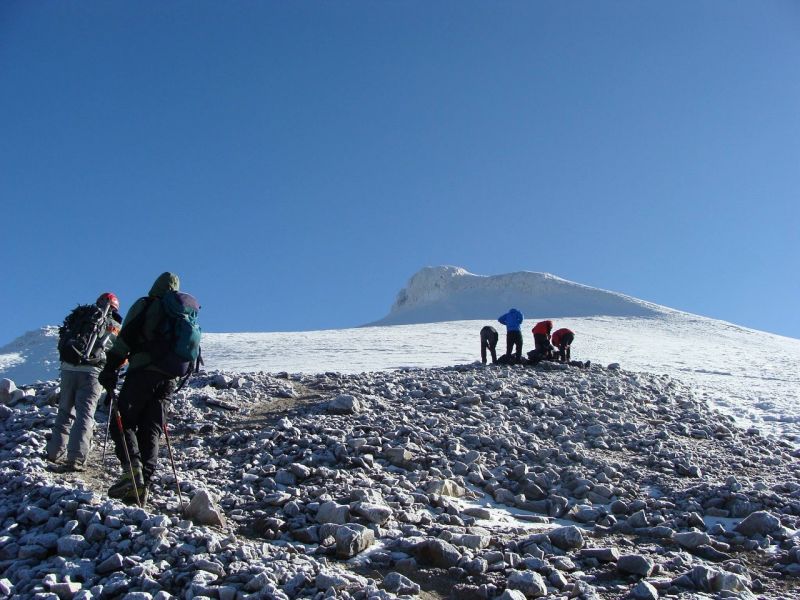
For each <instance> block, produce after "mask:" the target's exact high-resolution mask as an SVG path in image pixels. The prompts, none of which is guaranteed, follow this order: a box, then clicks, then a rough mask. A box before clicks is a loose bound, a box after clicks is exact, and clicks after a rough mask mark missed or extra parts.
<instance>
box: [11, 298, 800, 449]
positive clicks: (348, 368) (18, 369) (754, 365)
mask: <svg viewBox="0 0 800 600" xmlns="http://www.w3.org/2000/svg"><path fill="white" fill-rule="evenodd" d="M536 320H538V319H536V318H529V319H526V321H525V327H526V328H525V330H524V339H525V348H524V351H526V352H527V351H528V350H530V349H532V347H533V336H532V335H531V333H530V329H531V327H532V326H533V324H534V323H535V322H536ZM487 323H490V321H454V322H444V323H427V324H422V325H398V326H393V327H365V328H358V329H336V330H327V331H306V332H287V333H207V334H205V335H204V337H203V355H204V357H205V361H206V368H207V369H209V370H214V369H219V370H225V371H266V372H272V373H274V372H279V371H288V372H290V373H292V372H305V373H319V372H324V371H338V372H342V373H358V372H362V371H376V370H383V369H396V368H399V367H438V366H447V365H455V364H465V363H471V362H473V361H475V360H477V359H478V358H479V353H480V352H479V351H480V348H479V338H478V332H479V330H480V328H481V327H482V326H483V325H485V324H487ZM495 325H496V326H497V329H498V331H499V332H500V333H501V337H500V343H499V345H498V350H500V352H499V353H502V348H504V344H505V336H504V330H503V327H502V326H500V325H499V324H497V323H495ZM562 326H564V327H569V328H570V329H572V330H574V331H575V332H576V339H575V342H574V347H573V356H572V357H573V359H576V360H591V361H592V362H594V363H598V364H602V365H608V364H609V363H614V362H618V363H620V365H621V366H622V368H623V369H627V370H631V371H646V372H651V373H667V374H669V375H672V376H674V377H677V378H679V379H682V380H684V381H687V382H690V383H693V384H695V385H696V390H697V392H698V393H700V394H703V395H705V397H706V398H707V399H708V400H709V402H710V403H711V404H712V405H714V406H716V407H718V408H720V409H721V410H723V411H724V412H727V413H729V414H731V415H733V416H735V417H736V418H737V419H739V421H740V423H741V424H742V425H751V424H753V425H755V426H756V427H758V428H760V429H761V430H762V431H763V432H764V433H772V434H777V435H781V436H782V437H787V438H790V439H793V440H795V441H796V442H800V408H798V400H800V340H797V339H793V338H786V337H781V336H776V335H772V334H768V333H763V332H759V331H753V330H750V329H745V328H742V327H738V326H735V325H731V324H729V323H725V322H722V321H715V320H712V319H706V318H703V317H697V316H694V315H688V314H685V313H679V312H668V313H666V314H663V315H659V316H657V317H648V318H643V317H582V318H572V319H568V318H563V319H558V320H556V327H562ZM55 335H56V333H55V329H54V328H45V329H43V330H42V331H39V332H31V333H28V334H25V335H24V336H22V337H21V338H19V339H17V340H15V341H14V342H12V343H11V344H8V345H7V346H5V347H3V348H0V377H9V378H11V379H13V380H14V381H15V382H16V383H17V385H20V386H21V385H24V384H26V383H32V382H34V381H36V380H46V379H56V378H58V359H57V356H56V351H55V341H56V340H55Z"/></svg>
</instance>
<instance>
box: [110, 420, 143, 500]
mask: <svg viewBox="0 0 800 600" xmlns="http://www.w3.org/2000/svg"><path fill="white" fill-rule="evenodd" d="M114 415H115V416H116V418H117V427H119V436H120V437H121V438H122V448H123V449H124V450H125V460H126V461H128V468H129V469H130V471H131V483H132V484H133V493H134V494H135V495H136V504H138V505H139V506H141V505H142V501H141V500H140V499H139V486H137V485H136V475H135V474H134V472H133V463H132V462H131V455H130V452H128V440H126V439H125V430H124V429H123V428H122V417H120V416H119V410H117V409H116V408H115V409H114Z"/></svg>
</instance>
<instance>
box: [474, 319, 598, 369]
mask: <svg viewBox="0 0 800 600" xmlns="http://www.w3.org/2000/svg"><path fill="white" fill-rule="evenodd" d="M497 320H498V321H499V322H500V323H502V324H503V325H505V326H506V353H505V354H504V355H502V356H500V357H499V358H498V357H497V351H496V347H497V341H498V339H499V335H498V333H497V330H496V329H495V328H494V327H492V326H491V325H486V326H485V327H483V328H482V329H481V362H483V364H486V362H487V360H486V353H487V351H488V352H489V353H490V354H491V356H492V363H502V364H531V365H537V364H539V362H541V361H542V360H557V361H559V362H562V363H570V364H572V361H571V360H570V359H571V353H570V349H571V347H572V342H573V341H574V340H575V332H574V331H572V330H571V329H567V328H566V327H562V328H561V329H557V330H556V331H553V322H552V321H550V320H546V321H539V322H538V323H536V325H534V327H533V329H531V333H533V343H534V349H533V350H531V351H530V352H528V354H527V359H525V358H523V357H522V322H523V320H524V316H523V314H522V312H520V311H519V310H517V309H516V308H512V309H510V310H509V311H508V312H507V313H505V314H504V315H501V316H500V318H498V319H497ZM588 364H589V363H588V362H587V363H580V366H588Z"/></svg>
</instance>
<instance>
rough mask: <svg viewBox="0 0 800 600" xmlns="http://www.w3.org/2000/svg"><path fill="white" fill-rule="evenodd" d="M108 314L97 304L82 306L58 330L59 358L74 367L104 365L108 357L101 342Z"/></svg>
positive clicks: (70, 314)
mask: <svg viewBox="0 0 800 600" xmlns="http://www.w3.org/2000/svg"><path fill="white" fill-rule="evenodd" d="M107 317H108V314H107V312H106V311H103V309H101V308H100V307H98V306H97V305H95V304H80V305H78V306H77V307H76V308H74V309H73V311H72V312H71V313H69V314H68V315H67V318H66V319H64V324H63V325H61V327H59V328H58V356H59V358H60V359H61V360H62V361H63V362H66V363H70V364H73V365H92V366H99V365H101V364H102V363H103V362H104V361H105V358H106V355H105V348H103V344H102V343H100V341H101V338H102V337H103V333H104V332H105V329H106V319H107Z"/></svg>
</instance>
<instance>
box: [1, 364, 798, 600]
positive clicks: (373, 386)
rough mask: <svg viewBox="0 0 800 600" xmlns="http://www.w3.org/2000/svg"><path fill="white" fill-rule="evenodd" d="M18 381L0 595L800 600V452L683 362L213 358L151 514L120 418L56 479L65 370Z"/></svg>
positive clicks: (194, 387) (184, 405) (176, 427)
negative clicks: (106, 447)
mask: <svg viewBox="0 0 800 600" xmlns="http://www.w3.org/2000/svg"><path fill="white" fill-rule="evenodd" d="M15 389H16V387H15ZM20 389H21V390H23V391H22V392H21V393H20V394H15V395H14V397H13V399H12V398H11V397H9V398H8V399H7V404H5V405H3V406H2V407H1V408H2V412H0V489H2V490H3V492H2V496H0V597H15V598H42V599H45V598H48V599H49V598H52V599H53V600H55V599H57V598H59V599H76V600H81V599H85V598H109V599H112V598H126V599H128V600H137V599H142V600H148V599H152V600H165V599H167V598H171V597H175V598H219V599H220V600H235V599H236V600H244V599H251V598H252V599H256V598H259V599H260V598H277V599H285V598H301V597H302V598H350V599H367V598H372V599H389V598H414V597H424V598H445V597H449V598H453V599H467V600H468V599H472V598H479V599H487V600H488V599H492V598H509V599H517V598H520V599H521V598H583V599H589V598H603V599H611V598H657V597H672V598H708V597H715V598H724V597H729V598H755V597H759V598H770V599H771V598H791V597H796V596H797V593H796V589H797V588H798V583H800V579H798V575H800V537H799V536H798V534H797V529H798V527H800V483H799V482H798V475H797V473H798V469H797V467H798V460H797V458H798V456H797V452H796V451H793V450H792V449H791V448H789V447H784V446H781V445H778V444H776V443H775V442H773V441H771V440H769V439H767V438H763V437H761V436H760V435H758V433H757V432H756V431H752V430H751V431H743V430H740V429H738V428H737V427H736V426H735V424H734V422H733V421H732V420H731V419H730V418H726V417H724V416H722V415H720V414H719V413H716V412H714V411H712V410H710V409H709V408H708V406H707V405H706V404H705V403H704V402H703V401H701V400H700V399H699V398H697V397H695V395H694V394H693V391H692V389H690V388H689V387H687V386H685V385H684V384H682V383H679V382H678V381H675V380H672V379H670V378H668V377H666V376H657V375H645V374H634V373H631V372H628V371H626V370H625V369H624V368H622V369H619V368H615V369H607V368H603V367H600V366H597V365H593V366H592V367H591V368H590V369H578V368H572V367H566V366H561V365H553V364H550V363H542V364H540V365H539V366H538V367H536V368H531V367H524V366H514V367H499V366H490V367H482V366H479V365H464V366H457V367H452V368H443V369H405V370H398V371H391V372H376V373H363V374H358V375H341V374H337V373H324V374H318V375H290V374H287V373H279V374H265V373H207V374H201V375H200V376H198V377H196V378H195V379H194V380H193V381H192V383H191V384H190V385H189V386H188V387H187V388H185V389H184V390H182V391H181V392H180V393H178V394H177V395H176V397H175V398H174V401H173V403H172V407H171V411H170V436H171V441H172V446H173V450H174V454H175V460H176V473H177V482H176V479H175V475H174V474H173V473H172V469H171V468H170V466H169V463H168V460H167V457H166V453H164V455H163V456H162V463H161V466H160V469H159V472H158V473H157V476H156V479H155V482H154V485H153V489H152V492H151V500H150V504H148V505H147V506H146V507H145V508H143V509H142V508H137V507H126V506H124V505H122V504H120V503H119V502H117V501H114V500H109V499H108V498H107V497H106V496H105V495H104V490H105V489H106V488H107V486H108V484H109V483H110V482H111V480H112V478H113V476H115V475H116V474H117V467H116V466H115V464H116V463H115V460H114V459H110V460H108V461H107V462H108V465H107V466H103V465H100V464H99V463H100V449H101V447H102V441H103V440H102V438H103V434H104V431H105V422H104V419H105V415H104V413H102V412H100V413H98V419H99V421H100V423H99V426H98V428H97V431H96V433H95V449H94V452H93V454H92V458H91V462H92V464H91V466H90V468H89V470H88V471H87V472H85V473H74V474H56V473H53V472H50V471H48V470H47V463H46V462H45V461H44V459H43V458H42V453H43V449H44V445H45V439H46V437H47V435H48V433H49V429H50V427H51V426H52V423H53V419H54V415H55V408H54V403H55V401H56V397H57V391H58V390H57V386H56V384H55V383H53V382H50V383H40V384H36V385H33V386H20ZM112 465H114V466H112ZM177 486H180V490H181V493H182V498H183V501H184V502H185V503H187V504H188V503H190V502H194V504H195V506H194V507H193V514H194V519H195V520H194V521H193V520H192V519H190V518H189V516H187V515H186V514H182V513H181V511H180V508H179V499H178V495H177ZM198 507H202V508H203V509H204V510H203V511H201V512H202V513H203V514H206V513H208V512H209V511H211V512H218V517H219V518H215V519H201V518H200V517H199V516H198V514H199V513H196V511H195V509H197V508H198ZM203 521H205V523H216V525H209V524H203Z"/></svg>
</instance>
